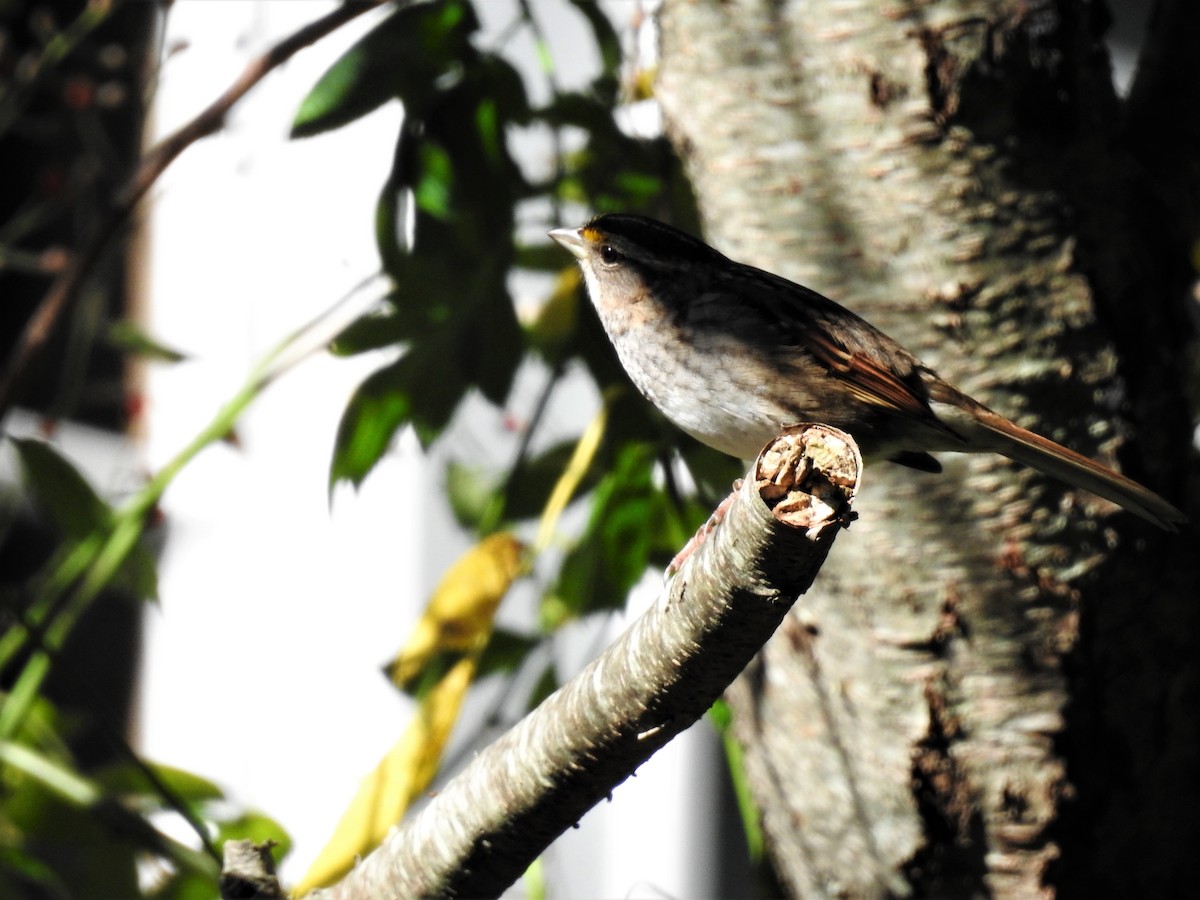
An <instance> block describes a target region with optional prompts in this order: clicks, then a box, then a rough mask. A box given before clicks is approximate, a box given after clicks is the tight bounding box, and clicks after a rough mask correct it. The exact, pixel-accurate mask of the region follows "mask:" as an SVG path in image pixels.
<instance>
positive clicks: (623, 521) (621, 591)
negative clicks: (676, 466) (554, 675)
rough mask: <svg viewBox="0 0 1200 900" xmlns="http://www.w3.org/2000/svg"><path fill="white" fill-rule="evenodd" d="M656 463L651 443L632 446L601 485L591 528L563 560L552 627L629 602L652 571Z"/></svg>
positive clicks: (551, 608) (549, 611)
mask: <svg viewBox="0 0 1200 900" xmlns="http://www.w3.org/2000/svg"><path fill="white" fill-rule="evenodd" d="M654 461H655V457H654V454H653V451H652V448H651V447H650V446H648V445H645V444H630V445H627V446H625V447H623V448H622V450H621V451H620V453H619V455H618V458H617V460H616V464H615V465H614V467H613V469H612V471H611V472H609V473H608V474H606V475H605V476H604V478H603V479H602V480H601V481H600V484H599V485H598V486H597V487H596V490H595V491H594V492H593V499H592V512H591V517H590V519H589V521H588V524H587V528H586V529H585V530H584V533H583V535H582V536H581V537H580V539H579V541H578V542H577V543H576V545H575V546H574V547H573V548H572V549H571V551H570V552H568V554H567V556H566V558H565V559H564V560H563V564H562V569H561V570H560V572H559V580H558V584H557V585H556V586H555V589H554V591H553V592H552V594H551V595H550V597H549V598H548V603H547V604H546V605H544V607H543V617H544V626H545V627H546V629H547V630H553V629H554V628H555V627H557V626H558V624H560V619H561V617H564V616H565V617H577V616H580V615H584V614H585V613H588V612H594V611H596V610H600V609H614V608H619V607H621V606H623V605H624V602H625V597H626V595H627V594H628V592H629V589H630V588H631V587H632V586H633V585H634V584H635V583H636V582H637V580H638V579H639V578H641V576H642V573H643V572H645V571H646V567H647V564H648V563H649V560H650V552H651V549H652V546H653V537H654V536H653V535H652V534H651V528H652V527H653V526H652V524H651V523H652V521H653V518H654V517H653V515H652V513H653V507H654V506H655V504H656V502H657V501H656V500H655V497H654V494H655V489H654V485H653V481H652V477H651V475H652V471H653V466H654Z"/></svg>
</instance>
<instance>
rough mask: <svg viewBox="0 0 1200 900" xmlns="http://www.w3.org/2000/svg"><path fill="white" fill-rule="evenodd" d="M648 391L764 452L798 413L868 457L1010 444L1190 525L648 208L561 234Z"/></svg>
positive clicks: (1140, 510)
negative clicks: (836, 431)
mask: <svg viewBox="0 0 1200 900" xmlns="http://www.w3.org/2000/svg"><path fill="white" fill-rule="evenodd" d="M550 236H551V237H552V238H554V240H556V241H558V242H559V243H560V244H562V245H563V246H564V247H565V248H566V249H567V250H569V251H570V252H571V253H572V254H573V255H574V256H575V257H576V258H577V259H578V260H579V264H580V266H581V268H582V269H583V274H584V278H585V280H586V282H587V288H588V294H589V295H590V296H591V299H592V303H593V304H595V307H596V309H597V311H598V312H599V314H600V320H601V321H602V322H603V323H604V328H605V330H606V331H607V332H608V335H609V337H610V338H611V339H612V342H613V344H614V345H615V347H616V350H617V355H618V356H619V357H620V359H621V363H622V365H624V367H625V370H626V371H627V372H628V373H629V377H630V378H631V379H632V380H633V383H634V384H635V385H637V387H638V389H639V390H640V391H641V392H642V393H643V394H644V395H645V396H646V398H647V399H649V400H650V402H651V403H653V404H654V405H655V406H657V407H658V408H659V409H660V410H662V412H663V413H664V414H665V415H666V416H667V418H668V419H670V420H671V421H672V422H674V423H675V424H676V425H678V426H679V427H680V428H681V429H683V430H684V431H686V432H687V433H688V434H690V435H692V436H693V437H695V438H696V439H698V440H699V441H701V442H703V443H705V444H707V445H708V446H710V447H713V448H715V449H717V450H720V451H722V452H724V453H728V454H730V455H732V456H737V457H740V458H743V459H747V458H751V457H754V456H756V455H757V454H758V452H759V450H761V449H762V447H763V446H764V445H765V444H766V443H767V441H769V440H770V439H771V438H772V437H774V436H775V435H776V434H778V432H779V431H780V430H781V429H782V428H783V427H784V426H786V425H790V424H794V423H796V422H801V421H806V422H823V423H825V424H828V425H834V426H836V427H838V428H841V429H843V430H845V431H847V432H849V433H850V434H851V435H852V436H853V437H854V439H855V440H856V441H857V442H858V444H859V447H860V449H861V451H862V454H863V456H864V457H865V458H867V459H889V460H892V461H894V462H898V463H902V464H904V465H908V466H912V467H913V468H917V469H922V470H925V471H932V472H936V471H939V470H940V468H941V467H940V466H939V464H938V463H937V461H936V460H935V459H934V458H933V457H931V456H930V455H929V453H930V452H939V451H956V452H960V453H989V452H990V453H1000V454H1003V455H1004V456H1007V457H1009V458H1010V459H1014V460H1016V461H1018V462H1021V463H1024V464H1025V465H1029V466H1032V467H1034V468H1035V469H1039V470H1041V471H1042V472H1045V473H1047V474H1048V475H1053V476H1054V477H1056V478H1060V479H1062V480H1063V481H1065V482H1067V483H1068V484H1071V485H1073V486H1075V487H1078V488H1083V489H1084V490H1088V491H1091V492H1092V493H1095V494H1099V495H1100V496H1101V497H1104V498H1106V499H1108V500H1111V501H1112V502H1113V503H1116V504H1118V505H1119V506H1122V507H1124V508H1125V509H1127V510H1129V511H1130V512H1132V513H1135V514H1137V515H1139V516H1141V517H1142V518H1143V519H1146V520H1148V521H1150V522H1153V523H1154V524H1156V525H1159V526H1161V527H1162V528H1166V529H1169V530H1172V531H1174V530H1176V527H1177V525H1178V523H1180V522H1182V521H1184V516H1183V513H1181V512H1180V511H1179V510H1177V509H1176V508H1175V507H1174V506H1172V505H1171V504H1169V503H1167V502H1166V501H1165V500H1163V499H1162V498H1161V497H1159V496H1158V495H1157V494H1155V493H1154V492H1152V491H1150V490H1147V489H1146V488H1144V487H1142V486H1141V485H1140V484H1138V483H1136V482H1134V481H1132V480H1130V479H1128V478H1126V477H1125V476H1123V475H1119V474H1117V473H1116V472H1113V471H1111V470H1110V469H1107V468H1105V467H1104V466H1102V465H1100V464H1098V463H1095V462H1093V461H1092V460H1090V459H1088V458H1087V457H1085V456H1081V455H1080V454H1078V453H1076V452H1075V451H1073V450H1068V449H1067V448H1066V447H1062V446H1060V445H1059V444H1056V443H1054V442H1053V441H1051V440H1049V439H1047V438H1044V437H1042V436H1041V435H1038V434H1034V433H1033V432H1031V431H1027V430H1025V429H1024V428H1021V427H1020V426H1018V425H1015V424H1014V423H1012V422H1010V421H1009V420H1008V419H1006V418H1004V417H1003V416H1001V415H998V414H997V413H994V412H992V411H991V410H990V409H988V408H987V407H986V406H984V405H983V404H981V403H978V402H976V401H975V400H972V399H971V398H970V397H968V396H967V395H966V394H964V393H962V392H961V391H959V390H958V389H957V388H955V387H954V386H953V385H951V384H948V383H947V382H945V381H943V380H942V379H941V378H939V377H938V376H937V373H935V372H934V371H933V370H932V369H930V368H928V367H927V366H925V365H923V364H922V363H921V361H920V360H918V359H917V358H916V357H915V356H913V354H911V353H909V352H908V351H907V350H905V349H904V348H903V347H901V346H900V345H899V344H897V343H896V342H895V341H893V340H892V339H891V338H889V337H888V336H887V335H885V334H883V333H882V332H881V331H879V330H878V329H876V328H875V327H873V326H872V325H870V324H869V323H867V322H866V321H864V320H863V319H861V318H859V317H858V316H856V315H855V314H854V313H852V312H850V311H849V310H847V309H843V308H842V307H841V306H839V305H838V304H837V303H834V302H833V301H832V300H830V299H828V298H826V297H823V296H821V295H820V294H818V293H816V292H815V291H812V290H809V289H808V288H806V287H802V286H801V285H798V284H795V283H793V282H791V281H788V280H786V279H784V278H780V277H779V276H777V275H772V274H771V273H769V272H764V271H763V270H761V269H756V268H753V267H752V266H747V265H743V264H741V263H737V262H734V261H733V260H731V259H728V258H727V257H725V256H723V255H721V254H720V253H718V252H717V251H716V250H714V249H713V248H711V247H709V246H708V245H707V244H705V243H703V242H702V241H699V240H697V239H696V238H694V237H692V236H690V235H688V234H686V233H684V232H682V231H679V230H678V229H676V228H672V227H671V226H669V225H665V224H663V223H661V222H657V221H655V220H653V219H648V218H645V217H643V216H635V215H625V214H612V215H603V216H598V217H597V218H595V219H593V220H592V221H591V222H589V223H588V224H587V225H584V226H583V227H582V228H578V229H566V228H563V229H557V230H555V231H551V232H550Z"/></svg>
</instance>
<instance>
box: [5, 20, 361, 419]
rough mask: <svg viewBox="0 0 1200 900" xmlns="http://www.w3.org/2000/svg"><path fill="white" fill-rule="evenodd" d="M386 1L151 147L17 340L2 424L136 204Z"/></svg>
mask: <svg viewBox="0 0 1200 900" xmlns="http://www.w3.org/2000/svg"><path fill="white" fill-rule="evenodd" d="M383 2H384V0H364V2H354V3H345V4H344V5H342V6H339V7H338V8H337V9H335V10H334V11H333V12H331V13H329V15H327V16H323V17H322V18H320V19H317V20H316V21H315V22H311V23H309V24H308V25H305V26H304V27H303V28H301V29H299V30H298V31H296V32H295V33H294V34H292V35H291V36H289V37H286V38H284V39H283V40H282V41H280V42H279V43H277V44H276V45H275V46H273V47H271V48H270V49H269V50H268V51H267V52H266V53H264V54H262V55H261V56H259V57H258V58H257V59H254V60H252V61H251V62H250V64H249V65H248V66H246V68H245V69H244V70H243V71H242V74H241V75H239V76H238V78H237V79H236V80H235V81H234V82H233V84H232V85H230V87H229V88H228V89H227V90H226V91H225V92H224V93H223V94H221V96H220V97H218V98H217V99H216V100H214V101H213V102H212V103H211V104H210V105H209V106H208V108H207V109H205V110H204V111H203V112H201V113H200V114H199V115H198V116H196V117H195V118H194V119H192V120H191V121H190V122H188V123H186V124H185V125H183V127H181V128H180V129H178V130H177V131H175V132H174V133H173V134H170V135H168V136H167V137H165V138H163V139H162V140H161V141H160V142H159V143H158V144H156V145H155V146H154V147H152V148H151V149H150V150H149V151H148V152H147V153H146V154H145V155H144V156H143V157H142V160H141V162H140V163H139V164H138V167H137V169H136V170H135V171H134V173H133V175H132V176H131V177H130V179H129V181H128V182H127V183H126V184H125V187H124V188H122V189H121V190H120V191H119V192H118V193H117V195H116V197H115V199H114V201H113V206H112V209H111V210H110V211H109V213H108V216H107V217H106V219H105V221H104V223H103V225H102V226H101V227H100V228H99V230H98V231H97V232H96V233H95V234H94V235H93V236H92V238H91V239H90V240H89V241H88V242H87V245H86V246H85V247H84V249H83V250H82V251H81V252H80V253H79V254H78V255H76V256H75V257H74V258H73V259H72V260H71V263H70V265H68V266H67V268H66V270H64V271H63V273H62V274H61V275H59V276H58V278H56V279H55V280H54V283H53V284H52V285H51V286H50V289H49V290H48V291H47V292H46V295H45V296H44V297H43V298H42V302H41V303H40V304H39V306H38V308H37V309H36V310H35V311H34V313H33V315H32V316H31V317H30V319H29V321H28V322H27V323H26V325H25V330H24V332H23V333H22V334H21V340H20V342H19V343H18V345H17V347H16V349H15V350H14V352H13V355H12V358H11V360H10V361H9V365H8V368H7V370H6V371H5V373H4V378H3V380H2V381H0V421H3V419H4V417H5V416H7V415H8V411H9V410H10V409H11V408H12V406H13V404H14V403H15V401H16V399H17V396H18V395H19V393H20V391H21V389H22V388H23V387H24V384H25V382H26V381H27V380H28V378H29V376H30V373H31V372H32V370H33V366H34V364H35V363H36V362H37V360H38V358H39V357H40V355H41V353H42V351H43V350H44V349H45V347H46V344H47V342H48V341H49V340H50V336H51V335H52V334H53V333H54V330H55V328H56V327H57V326H58V323H59V322H60V321H61V320H62V318H63V316H64V314H65V313H66V312H67V311H68V310H69V309H71V308H72V307H73V306H74V304H75V302H76V300H77V299H78V297H79V295H80V293H81V289H82V287H83V284H84V282H85V281H86V280H87V278H88V276H89V275H90V274H91V273H92V271H93V270H94V269H95V267H96V264H97V263H98V261H99V260H100V258H101V257H102V256H103V255H104V253H105V252H106V251H107V250H108V249H109V247H110V246H111V245H112V243H113V241H114V240H115V239H116V237H117V235H119V234H122V233H123V232H124V230H125V225H126V224H127V222H128V220H129V219H130V217H131V216H132V215H133V211H134V210H135V209H136V208H137V204H138V202H139V201H140V200H141V199H142V197H144V196H145V195H146V192H147V191H148V190H149V189H150V187H151V186H152V185H153V184H154V183H155V182H156V181H157V180H158V178H159V176H161V175H162V173H163V172H164V171H165V170H166V168H167V166H169V165H170V164H171V163H172V162H174V161H175V159H176V157H178V156H179V154H181V153H182V152H183V151H184V150H185V149H187V148H188V147H189V146H191V145H192V144H194V143H195V142H196V141H198V140H200V139H201V138H203V137H206V136H208V135H210V134H213V133H214V132H216V131H219V130H220V129H221V127H222V126H223V125H224V124H225V117H226V116H227V115H228V114H229V111H230V109H232V108H233V106H234V104H236V103H237V102H238V101H239V100H241V99H242V97H244V96H245V95H246V94H247V93H248V92H249V90H250V89H251V88H252V87H254V86H255V85H256V84H258V82H260V81H261V80H262V79H263V78H265V77H266V75H267V74H268V73H269V72H271V70H273V69H275V68H276V67H278V66H280V65H282V64H283V63H284V62H286V61H287V60H288V59H290V58H291V57H292V56H293V55H295V54H296V53H297V52H299V51H300V50H303V49H304V48H305V47H307V46H309V45H311V44H314V43H316V42H317V41H319V40H320V39H321V38H323V37H325V36H326V35H328V34H330V33H331V32H333V31H335V30H337V29H338V28H340V27H341V26H342V25H345V24H346V23H347V22H349V21H351V20H352V19H355V18H357V17H358V16H360V15H362V14H363V13H365V12H367V11H369V10H371V9H374V8H375V7H377V6H380V5H381V4H382V3H383Z"/></svg>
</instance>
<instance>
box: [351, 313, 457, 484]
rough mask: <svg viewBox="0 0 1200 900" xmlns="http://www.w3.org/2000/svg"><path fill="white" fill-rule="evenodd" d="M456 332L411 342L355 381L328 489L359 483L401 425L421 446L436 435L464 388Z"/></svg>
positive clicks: (385, 450)
mask: <svg viewBox="0 0 1200 900" xmlns="http://www.w3.org/2000/svg"><path fill="white" fill-rule="evenodd" d="M454 337H455V335H453V333H447V334H441V335H437V336H435V337H432V338H429V339H427V340H423V341H420V342H418V343H416V344H414V345H413V346H412V347H411V348H410V349H409V351H408V352H407V353H405V354H404V355H403V356H402V357H400V359H398V360H396V361H395V362H394V363H391V364H390V365H387V366H385V367H384V368H382V369H380V370H379V371H377V372H375V373H374V374H373V375H370V376H368V378H367V379H366V381H364V382H363V383H362V384H361V385H359V387H358V390H357V391H355V392H354V396H353V397H351V398H350V403H349V405H348V406H347V408H346V411H345V412H344V413H343V414H342V421H341V423H340V424H339V426H338V434H337V440H336V442H335V444H334V454H333V465H332V467H331V470H330V484H329V486H330V489H332V488H333V487H334V485H336V484H337V482H339V481H349V482H350V483H351V484H353V485H354V486H355V487H358V486H359V485H361V484H362V482H363V479H365V478H366V477H367V474H368V473H369V472H370V471H371V469H372V468H374V466H375V464H376V463H377V462H378V461H379V460H380V458H381V457H382V456H383V454H384V453H386V452H387V449H388V447H389V446H390V444H391V442H392V438H393V437H394V436H395V434H396V432H397V431H398V430H399V429H400V428H401V426H403V425H412V426H413V428H414V430H415V431H416V433H417V437H418V438H419V439H420V441H421V443H422V445H423V446H428V445H429V444H431V443H432V442H433V441H434V440H436V439H437V437H438V436H439V435H440V434H441V432H442V429H444V428H445V427H446V423H447V422H449V421H450V415H451V413H453V411H454V408H455V407H456V406H457V405H458V402H459V400H461V399H462V396H463V393H464V392H465V390H466V388H467V382H466V380H465V378H464V376H463V373H462V371H461V369H460V367H459V365H458V364H457V359H458V357H457V354H456V353H455V352H454V351H455V348H454V345H453V343H452V339H453V338H454Z"/></svg>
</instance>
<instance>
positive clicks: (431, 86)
mask: <svg viewBox="0 0 1200 900" xmlns="http://www.w3.org/2000/svg"><path fill="white" fill-rule="evenodd" d="M476 27H477V23H476V21H475V18H474V12H473V11H472V9H471V6H470V4H468V3H466V2H463V0H438V2H431V3H414V4H411V5H408V6H403V7H401V8H400V9H398V10H397V11H396V12H394V13H393V14H392V15H391V16H389V17H388V18H387V19H385V20H384V21H383V22H381V23H380V24H379V25H377V26H376V27H375V28H374V29H373V30H371V31H370V32H368V33H367V34H366V35H365V36H364V37H363V38H362V39H360V40H359V41H358V43H356V44H355V45H354V46H353V47H351V48H350V49H349V50H347V51H346V52H345V53H344V54H342V56H341V57H340V58H339V59H338V60H337V61H336V62H335V63H334V64H333V65H332V66H330V68H329V69H328V70H327V71H326V72H325V74H324V75H322V76H321V78H320V79H319V80H318V81H317V83H316V84H315V85H314V86H313V88H312V90H310V91H309V93H308V95H307V96H306V97H305V98H304V100H302V101H301V103H300V108H299V110H297V112H296V117H295V119H294V120H293V122H292V137H308V136H310V135H314V134H320V133H321V132H323V131H329V130H331V129H334V128H339V127H341V126H342V125H345V124H347V123H348V122H352V121H354V120H355V119H357V118H359V117H361V116H364V115H366V114H367V113H369V112H371V111H372V110H374V109H377V108H378V107H380V106H382V105H383V104H384V103H386V102H387V101H388V100H390V99H392V98H393V97H396V98H399V99H400V100H402V101H404V103H405V105H406V107H408V108H409V112H414V111H417V110H419V109H420V108H421V107H422V106H423V101H424V99H425V98H427V97H429V96H431V95H432V94H433V93H435V92H436V90H437V84H438V80H439V79H440V78H442V77H443V76H445V75H446V74H447V73H449V72H452V71H454V69H455V67H456V66H457V65H458V64H459V59H460V57H461V56H462V54H463V53H464V51H465V50H466V49H467V47H468V44H467V40H468V37H469V35H470V34H471V32H473V31H474V30H475V29H476Z"/></svg>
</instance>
